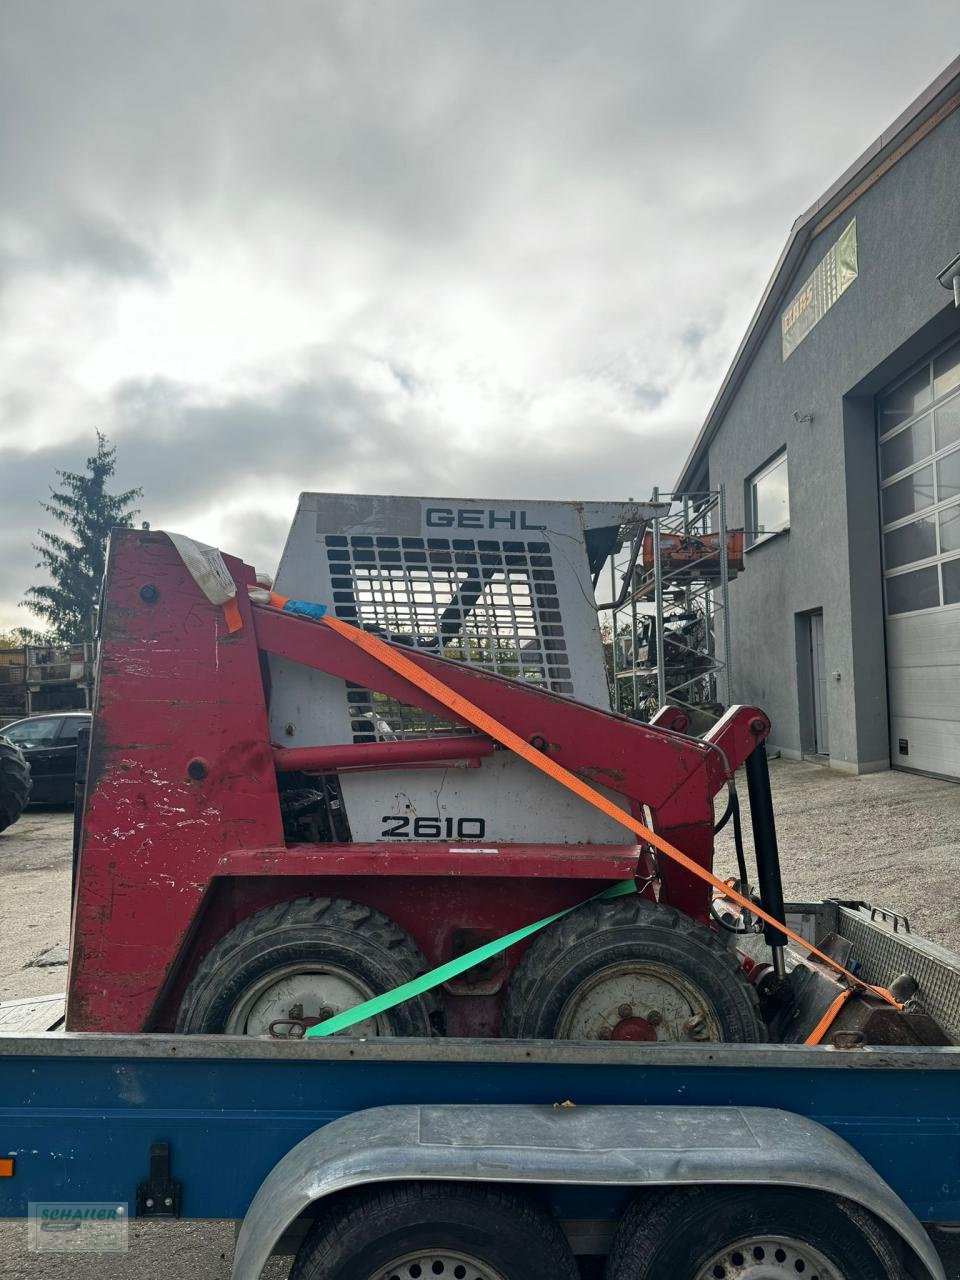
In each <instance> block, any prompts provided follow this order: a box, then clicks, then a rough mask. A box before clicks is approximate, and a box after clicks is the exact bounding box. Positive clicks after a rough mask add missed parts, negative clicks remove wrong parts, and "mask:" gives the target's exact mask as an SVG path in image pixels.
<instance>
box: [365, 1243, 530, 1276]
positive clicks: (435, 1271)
mask: <svg viewBox="0 0 960 1280" xmlns="http://www.w3.org/2000/svg"><path fill="white" fill-rule="evenodd" d="M435 1277H439V1280H507V1278H506V1277H505V1276H504V1275H503V1274H502V1272H500V1271H496V1270H495V1269H494V1268H493V1267H491V1266H490V1264H489V1263H488V1262H481V1261H480V1259H479V1258H475V1257H474V1256H473V1254H470V1253H459V1252H457V1251H456V1250H451V1249H421V1250H420V1251H419V1252H417V1253H405V1254H404V1255H403V1257H402V1258H396V1259H394V1261H393V1262H391V1263H389V1265H387V1266H385V1267H378V1268H377V1270H376V1271H374V1272H373V1273H372V1275H371V1276H370V1280H435Z"/></svg>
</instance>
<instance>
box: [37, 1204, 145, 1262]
mask: <svg viewBox="0 0 960 1280" xmlns="http://www.w3.org/2000/svg"><path fill="white" fill-rule="evenodd" d="M127 1210H128V1206H127V1205H125V1204H117V1203H115V1202H113V1203H111V1202H107V1201H92V1200H83V1201H81V1200H63V1201H54V1200H31V1201H30V1203H29V1204H28V1206H27V1249H28V1250H29V1251H30V1252H31V1253H123V1252H124V1250H125V1249H126V1248H127V1247H128V1241H127V1223H128V1221H129V1213H128V1212H127Z"/></svg>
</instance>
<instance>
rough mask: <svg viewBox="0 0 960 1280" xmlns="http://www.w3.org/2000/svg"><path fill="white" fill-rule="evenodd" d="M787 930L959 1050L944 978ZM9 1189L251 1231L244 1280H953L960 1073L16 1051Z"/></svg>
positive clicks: (122, 1047) (899, 953)
mask: <svg viewBox="0 0 960 1280" xmlns="http://www.w3.org/2000/svg"><path fill="white" fill-rule="evenodd" d="M791 920H792V921H793V922H794V923H795V924H797V925H800V926H802V927H803V928H804V930H805V931H810V932H816V933H817V934H818V935H820V934H822V932H823V930H824V928H825V926H827V925H830V926H831V927H832V928H833V930H834V931H835V932H837V933H838V934H839V935H840V936H846V937H847V938H849V939H852V940H853V941H854V944H855V949H856V951H857V954H858V958H859V961H860V964H861V972H862V973H863V974H864V976H865V977H866V979H867V980H868V981H873V982H884V983H889V982H890V981H892V980H893V978H894V977H895V976H896V975H897V974H898V973H900V972H903V971H906V970H909V971H910V972H911V973H912V974H913V975H914V977H916V978H917V980H918V982H919V987H920V990H919V998H920V999H922V1000H923V1002H924V1007H925V1008H927V1009H928V1010H929V1011H930V1012H931V1013H932V1014H933V1015H934V1016H935V1017H936V1018H937V1019H938V1021H939V1022H940V1024H941V1025H942V1026H944V1027H945V1029H946V1030H947V1031H948V1034H949V1035H950V1037H951V1039H952V1040H953V1041H954V1042H955V1043H956V1042H957V1041H958V1040H960V977H958V971H960V961H958V960H957V958H956V957H954V956H952V955H951V954H950V953H949V952H947V951H945V950H944V949H943V948H940V947H938V946H935V945H933V944H931V943H927V942H924V941H922V940H919V939H917V938H916V937H914V936H913V935H911V934H909V933H907V932H905V931H904V928H903V924H902V922H900V921H898V920H896V919H895V918H889V917H884V916H882V915H879V914H878V913H876V912H870V911H869V909H867V908H864V907H862V906H854V905H851V904H839V903H824V904H817V905H816V906H806V907H802V908H800V907H794V908H791ZM0 1173H2V1174H3V1175H4V1176H2V1177H0V1217H7V1218H9V1217H25V1216H26V1215H27V1214H28V1213H29V1212H30V1207H31V1205H36V1204H40V1203H51V1202H61V1203H63V1202H68V1203H81V1202H100V1203H107V1204H109V1203H115V1204H116V1205H117V1206H124V1207H125V1211H126V1212H128V1213H130V1214H137V1215H139V1216H141V1217H145V1218H153V1217H156V1218H169V1219H173V1218H176V1217H184V1218H216V1219H233V1220H236V1221H237V1222H238V1223H240V1224H241V1225H240V1229H239V1236H238V1240H237V1249H236V1256H235V1261H234V1267H233V1277H234V1280H256V1277H258V1276H259V1275H260V1272H261V1269H262V1267H263V1266H264V1264H265V1262H266V1260H267V1259H268V1258H269V1257H270V1255H271V1254H273V1253H276V1252H279V1253H287V1254H291V1255H294V1257H295V1261H294V1264H293V1271H292V1273H291V1274H292V1275H293V1276H295V1277H296V1278H297V1280H395V1278H396V1280H417V1277H428V1276H440V1277H446V1280H451V1278H452V1280H517V1278H518V1277H521V1276H522V1277H525V1278H527V1280H540V1277H544V1280H545V1278H546V1277H547V1276H550V1277H553V1278H556V1277H564V1276H566V1277H570V1278H572V1277H576V1276H579V1275H583V1276H586V1275H595V1274H596V1275H599V1274H602V1273H603V1272H602V1268H603V1267H604V1266H605V1267H606V1272H605V1274H606V1275H607V1276H608V1277H609V1280H640V1278H641V1277H642V1278H646V1277H664V1280H667V1278H668V1277H669V1278H670V1280H672V1278H673V1277H676V1278H677V1280H785V1277H787V1276H790V1277H791V1278H793V1280H795V1278H796V1277H797V1276H802V1277H805V1280H840V1277H842V1278H843V1280H884V1277H896V1276H903V1277H908V1276H909V1277H922V1278H924V1280H944V1277H945V1276H946V1275H947V1272H946V1271H945V1269H944V1266H943V1263H942V1261H941V1260H940V1258H939V1257H938V1254H937V1252H936V1250H935V1249H934V1247H933V1245H932V1244H931V1241H930V1237H929V1235H928V1234H927V1233H926V1232H925V1230H924V1229H923V1226H922V1225H921V1224H952V1223H960V1048H956V1047H946V1048H908V1047H882V1048H881V1047H873V1048H871V1047H862V1046H860V1047H851V1048H848V1049H841V1048H835V1047H830V1048H827V1047H807V1046H804V1045H790V1044H784V1045H752V1046H744V1045H722V1044H689V1045H658V1044H644V1043H634V1044H631V1043H612V1042H605V1043H577V1042H562V1041H552V1042H546V1041H529V1042H527V1041H509V1040H498V1041H492V1040H489V1041H477V1040H442V1039H433V1040H423V1039H419V1040H400V1039H390V1038H382V1039H370V1040H358V1039H350V1038H347V1037H335V1038H331V1039H328V1040H310V1041H290V1040H283V1041H277V1040H269V1039H252V1038H249V1037H232V1036H171V1035H148V1034H137V1035H100V1034H83V1035H75V1034H63V1033H45V1034H18V1033H4V1034H0ZM591 1268H593V1269H591Z"/></svg>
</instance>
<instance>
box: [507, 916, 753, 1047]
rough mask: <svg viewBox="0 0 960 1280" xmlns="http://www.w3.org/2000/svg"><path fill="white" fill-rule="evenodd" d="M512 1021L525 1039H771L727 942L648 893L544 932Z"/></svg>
mask: <svg viewBox="0 0 960 1280" xmlns="http://www.w3.org/2000/svg"><path fill="white" fill-rule="evenodd" d="M502 1028H503V1035H504V1036H509V1037H511V1038H516V1039H524V1040H527V1039H531V1040H536V1039H545V1040H638V1041H643V1040H649V1041H654V1040H657V1041H661V1042H663V1041H672V1042H674V1043H676V1042H680V1043H684V1042H691V1041H710V1040H712V1041H718V1040H722V1041H730V1042H733V1043H740V1044H756V1043H759V1042H762V1041H765V1040H766V1038H767V1035H766V1028H765V1027H764V1024H763V1022H762V1021H761V1018H760V1010H759V1003H758V1000H757V993H756V991H755V990H754V988H753V986H752V985H751V983H750V982H749V981H748V979H747V977H746V974H745V973H744V971H743V969H742V967H741V965H740V963H739V961H738V960H737V957H736V954H735V953H734V952H733V951H732V950H730V949H729V948H728V946H727V945H726V943H725V941H724V940H723V939H722V938H720V937H719V936H718V935H717V934H715V933H713V932H712V930H710V929H708V928H706V927H705V926H704V925H700V924H697V923H696V922H695V921H693V920H691V919H690V918H689V917H688V916H685V915H682V914H681V913H680V912H679V911H676V910H674V909H673V908H672V907H668V906H664V905H661V904H659V903H654V902H648V901H647V900H646V899H645V898H639V897H633V898H630V899H629V900H624V899H620V900H619V901H610V902H590V903H587V904H586V905H585V906H583V907H580V908H579V909H578V910H576V911H573V912H571V913H570V915H568V916H565V917H564V918H563V919H562V920H558V921H557V922H556V923H555V924H553V925H551V926H550V927H549V928H548V929H546V930H544V932H543V933H542V934H541V935H540V937H539V938H538V939H537V940H536V941H535V942H534V943H533V944H532V945H531V946H530V947H529V948H528V949H527V951H526V952H525V953H524V955H523V958H522V959H521V961H520V963H519V964H518V965H517V967H516V969H515V970H514V973H513V976H512V978H511V979H510V985H509V987H508V989H507V993H506V997H505V999H504V1005H503V1023H502Z"/></svg>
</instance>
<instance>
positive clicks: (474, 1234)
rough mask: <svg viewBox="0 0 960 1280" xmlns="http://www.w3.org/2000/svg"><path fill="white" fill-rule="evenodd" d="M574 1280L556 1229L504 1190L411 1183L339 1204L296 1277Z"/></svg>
mask: <svg viewBox="0 0 960 1280" xmlns="http://www.w3.org/2000/svg"><path fill="white" fill-rule="evenodd" d="M373 1276H376V1277H379V1276H389V1277H390V1278H391V1280H410V1278H411V1277H417V1276H422V1277H424V1280H433V1277H435V1276H439V1277H441V1280H459V1278H460V1277H466V1280H577V1277H578V1276H579V1272H578V1271H577V1266H576V1263H575V1261H574V1258H573V1254H572V1252H571V1250H570V1246H569V1245H568V1244H567V1241H566V1238H565V1237H564V1234H563V1232H562V1231H561V1230H560V1227H559V1226H558V1224H557V1223H556V1222H555V1221H554V1220H553V1219H552V1218H551V1217H549V1215H548V1214H547V1213H545V1212H544V1211H543V1210H542V1209H540V1208H539V1207H538V1206H537V1205H536V1204H535V1203H534V1202H533V1201H532V1200H529V1199H526V1198H525V1197H523V1196H520V1195H517V1194H516V1193H514V1192H512V1191H505V1190H501V1189H500V1188H499V1187H487V1186H484V1187H479V1186H465V1185H457V1184H453V1183H432V1182H416V1183H414V1182H412V1183H401V1184H398V1185H396V1186H391V1187H386V1188H382V1189H376V1190H365V1191H361V1192H354V1193H350V1194H348V1195H345V1196H342V1197H337V1199H336V1200H335V1201H334V1202H332V1203H331V1204H330V1205H329V1206H325V1207H324V1208H323V1209H321V1211H320V1216H319V1218H318V1219H317V1220H316V1222H315V1223H314V1225H313V1227H312V1228H311V1229H310V1231H309V1233H308V1235H307V1236H306V1238H305V1240H304V1242H303V1244H302V1245H301V1247H300V1251H299V1253H298V1254H297V1257H296V1261H295V1262H294V1264H293V1269H292V1271H291V1272H290V1280H371V1277H373Z"/></svg>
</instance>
